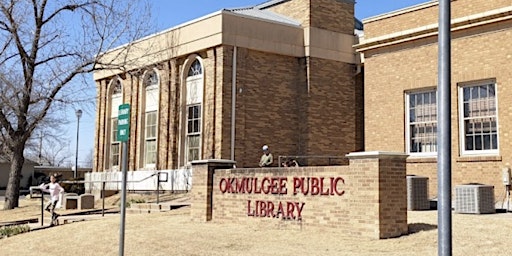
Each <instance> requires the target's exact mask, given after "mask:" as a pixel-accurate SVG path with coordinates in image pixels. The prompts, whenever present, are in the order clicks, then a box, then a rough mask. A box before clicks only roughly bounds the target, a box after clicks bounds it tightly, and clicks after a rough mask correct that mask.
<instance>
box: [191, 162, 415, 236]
mask: <svg viewBox="0 0 512 256" xmlns="http://www.w3.org/2000/svg"><path fill="white" fill-rule="evenodd" d="M348 157H349V158H350V165H349V166H331V167H298V168H295V167H291V168H254V169H250V168H249V169H227V170H214V171H213V173H212V172H206V171H205V170H207V169H208V167H207V166H208V161H203V162H202V163H198V164H193V168H194V169H193V175H194V176H193V180H194V186H193V188H192V198H193V200H192V216H193V219H195V220H199V221H203V220H205V219H206V220H210V219H211V220H212V221H219V222H230V223H240V224H254V223H258V225H268V226H279V227H283V228H290V229H294V228H308V227H310V228H335V229H338V230H343V232H346V233H347V234H351V235H354V236H361V237H370V238H388V237H395V236H400V235H402V234H405V233H407V230H408V229H407V191H406V176H405V155H400V154H398V155H396V154H390V153H379V152H370V153H368V152H362V153H357V154H351V155H349V156H348ZM213 162H215V160H213ZM214 164H215V163H214ZM210 169H211V168H210ZM211 175H213V177H211ZM207 177H209V178H207ZM235 178H236V179H238V182H240V181H241V180H242V179H243V178H245V179H249V180H251V179H256V178H257V179H258V181H257V182H256V184H261V181H262V180H264V179H269V180H271V179H273V178H274V179H276V181H275V183H273V184H282V186H275V190H274V193H272V190H271V191H270V192H269V193H255V192H252V193H249V192H247V191H242V190H240V191H237V190H231V189H229V188H230V187H229V186H228V185H227V184H236V181H234V182H231V180H232V179H235ZM308 178H309V180H310V181H311V183H308V182H307V181H308ZM322 178H323V182H322V181H321V180H322ZM206 180H211V181H212V182H210V181H206ZM313 180H316V181H317V182H318V183H313ZM296 181H297V182H296ZM298 181H305V183H302V182H298ZM331 181H333V184H337V186H334V187H335V190H333V188H334V187H333V186H331V185H330V184H331ZM335 181H337V182H335ZM270 183H271V182H270V181H267V182H263V184H270ZM300 184H303V185H304V187H302V186H300ZM306 184H309V186H308V185H306ZM311 184H324V186H323V187H321V186H320V185H318V186H315V185H311ZM233 186H235V185H233ZM207 187H209V188H211V189H212V190H213V191H212V194H211V195H212V198H211V201H210V200H208V199H207V198H205V197H208V196H209V195H210V194H209V192H208V191H207V190H208V189H207ZM251 187H252V186H251ZM306 187H309V188H311V189H312V188H313V187H318V188H319V190H318V192H324V195H322V193H318V194H315V193H312V191H313V190H309V192H308V193H304V192H303V191H302V188H306ZM295 188H297V189H295ZM328 189H329V190H328ZM295 191H297V192H299V193H296V194H295V193H294V192H295ZM328 191H329V192H328ZM331 191H332V193H330V192H331ZM205 202H206V205H205ZM257 202H264V203H262V204H263V205H264V207H265V210H261V211H260V210H258V211H255V210H256V207H257V206H256V205H261V203H257ZM280 204H281V205H284V207H283V212H284V214H281V211H280V210H279V205H280ZM270 205H272V206H270ZM269 208H272V209H273V211H269V210H268V209H269ZM205 209H210V211H211V212H210V211H209V210H205ZM299 209H300V210H299ZM299 212H300V217H301V218H298V217H299ZM289 213H290V214H289ZM205 216H211V217H205Z"/></svg>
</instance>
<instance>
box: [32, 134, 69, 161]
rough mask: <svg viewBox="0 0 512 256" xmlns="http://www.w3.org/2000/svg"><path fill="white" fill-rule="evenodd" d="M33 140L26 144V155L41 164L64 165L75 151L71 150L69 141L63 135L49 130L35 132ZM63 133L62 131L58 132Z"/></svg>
mask: <svg viewBox="0 0 512 256" xmlns="http://www.w3.org/2000/svg"><path fill="white" fill-rule="evenodd" d="M35 134H36V136H33V138H34V139H33V140H29V141H28V142H27V144H26V145H25V157H26V158H28V159H30V160H32V161H34V162H37V163H38V164H39V165H48V166H57V167H60V166H64V165H65V164H66V163H68V162H70V161H71V159H72V157H73V153H72V151H70V150H69V144H70V143H69V141H66V140H64V138H63V136H62V135H55V134H52V133H48V132H35ZM57 134H62V133H57Z"/></svg>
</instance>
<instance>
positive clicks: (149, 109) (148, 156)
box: [143, 70, 159, 167]
mask: <svg viewBox="0 0 512 256" xmlns="http://www.w3.org/2000/svg"><path fill="white" fill-rule="evenodd" d="M143 81H144V83H143V84H144V103H143V104H144V106H143V107H144V108H143V111H144V133H143V134H144V135H143V136H144V142H143V147H144V160H143V163H144V167H155V165H156V160H157V136H158V106H159V97H158V96H159V79H158V75H157V73H156V71H154V70H152V71H150V72H148V73H147V74H146V75H145V76H144V80H143Z"/></svg>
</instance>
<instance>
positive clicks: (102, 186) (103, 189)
mask: <svg viewBox="0 0 512 256" xmlns="http://www.w3.org/2000/svg"><path fill="white" fill-rule="evenodd" d="M101 195H102V197H103V199H102V202H101V217H105V182H102V184H101Z"/></svg>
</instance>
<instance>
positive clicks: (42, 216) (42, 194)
mask: <svg viewBox="0 0 512 256" xmlns="http://www.w3.org/2000/svg"><path fill="white" fill-rule="evenodd" d="M39 191H40V192H41V226H43V225H44V192H43V190H42V189H39Z"/></svg>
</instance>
